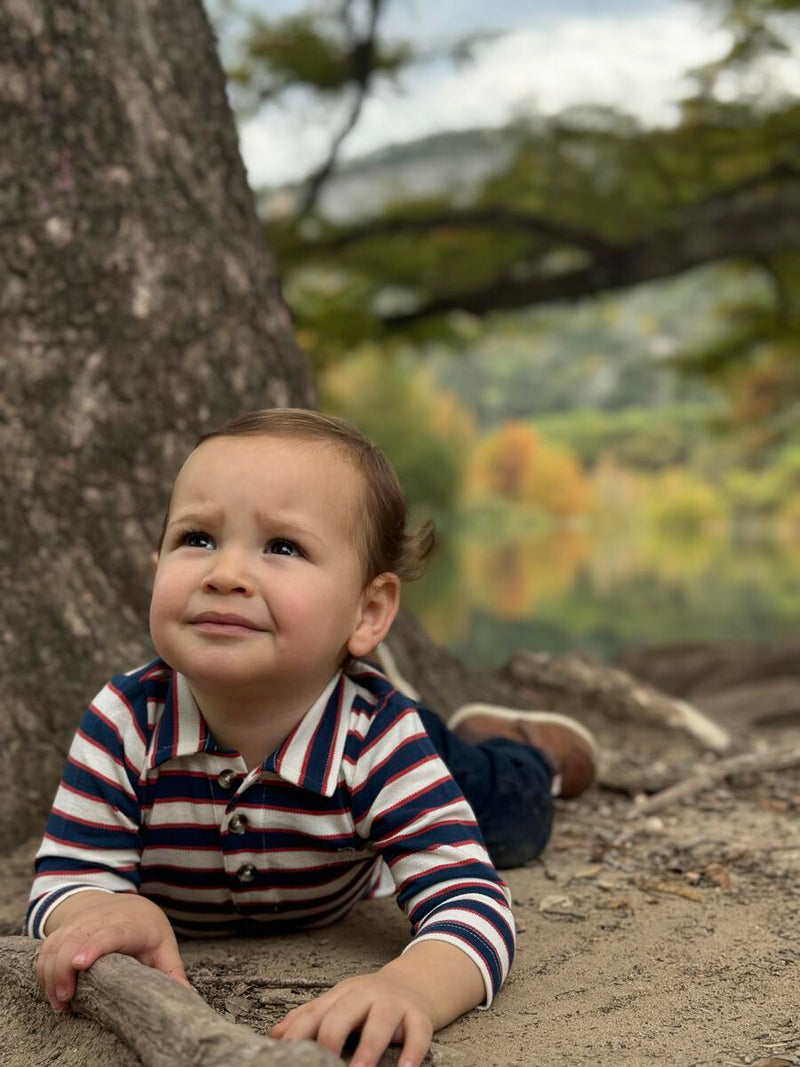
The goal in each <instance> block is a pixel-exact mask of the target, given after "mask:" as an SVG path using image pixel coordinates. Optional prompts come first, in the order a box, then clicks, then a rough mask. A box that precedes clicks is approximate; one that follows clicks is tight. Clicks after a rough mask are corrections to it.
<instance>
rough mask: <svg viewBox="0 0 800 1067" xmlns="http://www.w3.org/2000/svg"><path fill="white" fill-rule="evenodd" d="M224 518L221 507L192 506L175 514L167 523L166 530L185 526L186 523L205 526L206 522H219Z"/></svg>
mask: <svg viewBox="0 0 800 1067" xmlns="http://www.w3.org/2000/svg"><path fill="white" fill-rule="evenodd" d="M221 518H222V512H221V511H220V510H219V508H198V507H194V508H190V509H187V510H186V511H179V512H178V513H177V514H176V515H174V516H173V517H172V518H171V519H170V520H169V522H168V523H167V525H166V527H165V530H169V529H170V528H171V527H173V526H175V525H178V526H185V525H187V524H188V525H197V526H203V525H204V524H205V523H212V522H219V521H220V519H221Z"/></svg>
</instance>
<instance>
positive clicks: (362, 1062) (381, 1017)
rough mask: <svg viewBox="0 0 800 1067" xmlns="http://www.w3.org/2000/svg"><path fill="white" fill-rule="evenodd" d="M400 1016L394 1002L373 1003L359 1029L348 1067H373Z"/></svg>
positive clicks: (382, 1052)
mask: <svg viewBox="0 0 800 1067" xmlns="http://www.w3.org/2000/svg"><path fill="white" fill-rule="evenodd" d="M401 1018H402V1011H401V1010H400V1009H398V1007H397V1006H396V1005H394V1004H387V1003H385V1002H380V1003H376V1004H373V1005H372V1007H371V1009H370V1011H369V1014H368V1015H367V1018H366V1020H365V1022H364V1025H363V1027H362V1030H361V1040H360V1041H359V1042H358V1045H357V1047H356V1050H355V1052H354V1053H353V1059H352V1060H351V1061H350V1067H375V1065H376V1064H377V1062H378V1060H379V1059H380V1058H381V1056H382V1055H383V1054H384V1052H385V1051H386V1049H387V1048H388V1047H389V1045H390V1044H391V1040H392V1035H393V1034H394V1032H395V1030H396V1029H397V1027H398V1023H399V1021H400V1019H401Z"/></svg>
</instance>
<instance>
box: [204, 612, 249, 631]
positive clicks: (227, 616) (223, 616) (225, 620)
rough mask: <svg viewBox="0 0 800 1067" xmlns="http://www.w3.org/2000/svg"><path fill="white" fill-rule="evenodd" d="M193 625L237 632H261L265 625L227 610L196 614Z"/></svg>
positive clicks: (213, 629)
mask: <svg viewBox="0 0 800 1067" xmlns="http://www.w3.org/2000/svg"><path fill="white" fill-rule="evenodd" d="M191 621H192V625H193V626H199V627H201V628H202V629H204V630H205V629H207V630H209V631H212V632H213V631H218V632H229V633H236V632H240V631H242V630H251V631H254V632H259V631H261V630H262V629H263V627H261V626H258V625H257V624H256V623H254V622H253V621H252V620H251V619H246V618H245V617H244V616H243V615H234V614H231V613H230V612H227V611H224V612H223V611H204V612H201V614H200V615H196V616H195V617H194V618H193V619H192V620H191Z"/></svg>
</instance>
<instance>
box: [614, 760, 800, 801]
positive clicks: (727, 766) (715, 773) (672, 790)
mask: <svg viewBox="0 0 800 1067" xmlns="http://www.w3.org/2000/svg"><path fill="white" fill-rule="evenodd" d="M797 766H800V745H795V746H794V748H788V749H782V748H769V749H767V750H766V751H764V752H746V753H745V754H744V755H743V756H732V757H731V758H730V759H724V760H720V761H719V762H718V763H709V764H701V765H700V769H699V770H696V771H695V773H694V774H691V775H690V776H689V777H688V778H684V780H683V781H682V782H678V783H677V785H672V786H670V787H669V789H664V790H662V791H661V792H660V793H655V794H654V795H653V796H651V797H648V798H647V800H642V801H637V802H636V807H635V809H634V811H632V812H631V815H630V817H631V818H632V819H633V818H638V817H639V816H640V815H651V814H652V813H653V812H654V811H661V810H662V808H666V807H668V806H669V805H670V804H674V803H675V801H676V800H686V799H687V798H689V797H693V796H696V795H697V794H698V793H702V792H704V791H705V790H706V789H709V788H710V787H711V786H713V785H715V784H716V783H717V782H721V781H722V780H723V779H724V778H728V777H729V776H730V775H732V774H740V773H742V772H745V773H747V772H749V773H752V774H761V773H762V772H763V771H785V770H787V769H788V768H789V767H797Z"/></svg>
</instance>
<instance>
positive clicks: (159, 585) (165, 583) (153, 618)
mask: <svg viewBox="0 0 800 1067" xmlns="http://www.w3.org/2000/svg"><path fill="white" fill-rule="evenodd" d="M184 599H185V597H184V583H182V582H181V578H180V575H179V574H176V573H174V572H169V571H157V572H156V577H155V581H154V582H153V595H152V597H151V598H150V630H151V632H153V630H157V629H158V628H159V627H160V626H161V625H163V624H164V623H166V622H168V621H170V620H171V619H172V618H174V617H175V616H176V615H177V614H178V612H179V609H180V608H181V607H182V605H183V603H184Z"/></svg>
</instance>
